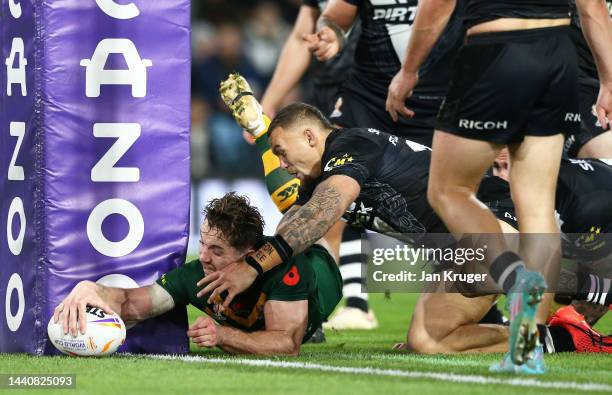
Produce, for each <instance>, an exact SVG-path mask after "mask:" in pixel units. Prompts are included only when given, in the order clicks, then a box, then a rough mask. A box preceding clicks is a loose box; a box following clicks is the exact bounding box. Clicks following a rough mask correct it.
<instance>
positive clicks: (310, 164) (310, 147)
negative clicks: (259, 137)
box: [270, 127, 321, 182]
mask: <svg viewBox="0 0 612 395" xmlns="http://www.w3.org/2000/svg"><path fill="white" fill-rule="evenodd" d="M313 136H315V133H314V131H312V130H311V129H307V128H305V127H303V128H301V129H300V130H292V131H288V130H284V129H283V128H281V127H278V128H276V129H275V130H274V133H271V134H270V146H271V147H272V152H274V154H275V155H276V156H278V158H279V159H280V165H281V167H282V168H283V169H285V170H287V171H288V172H289V173H290V174H291V175H293V176H294V177H296V178H298V179H299V180H300V181H302V182H304V181H310V180H313V179H315V178H317V177H318V176H319V173H320V172H321V154H320V153H319V150H318V149H317V141H316V137H314V138H313Z"/></svg>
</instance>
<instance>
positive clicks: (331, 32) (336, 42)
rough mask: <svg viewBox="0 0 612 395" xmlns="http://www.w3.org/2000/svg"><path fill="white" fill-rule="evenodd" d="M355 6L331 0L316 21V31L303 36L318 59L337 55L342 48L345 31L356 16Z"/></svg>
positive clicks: (326, 58) (338, 0)
mask: <svg viewBox="0 0 612 395" xmlns="http://www.w3.org/2000/svg"><path fill="white" fill-rule="evenodd" d="M357 11H358V8H357V6H355V5H353V4H350V3H349V2H346V1H345V0H332V1H331V2H329V4H328V5H327V7H326V8H325V10H324V11H323V14H322V15H321V17H320V18H319V20H318V21H317V32H316V33H313V34H309V35H306V36H304V41H306V42H307V43H308V49H309V50H310V52H312V54H313V55H314V56H315V57H316V58H317V59H318V60H319V61H326V60H329V59H331V58H333V57H334V56H336V55H338V54H339V53H340V51H342V49H343V48H344V41H345V38H346V37H345V32H346V31H347V30H348V29H349V28H350V27H351V26H352V25H353V22H354V21H355V18H356V17H357Z"/></svg>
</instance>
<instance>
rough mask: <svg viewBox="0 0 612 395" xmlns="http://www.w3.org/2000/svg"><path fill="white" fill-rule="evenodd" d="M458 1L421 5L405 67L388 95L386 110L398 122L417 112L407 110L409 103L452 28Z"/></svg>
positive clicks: (432, 0)
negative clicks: (428, 61) (450, 22)
mask: <svg viewBox="0 0 612 395" xmlns="http://www.w3.org/2000/svg"><path fill="white" fill-rule="evenodd" d="M455 5H456V0H424V1H419V6H418V9H417V14H416V17H415V19H414V23H413V24H412V31H411V33H410V40H409V41H408V45H407V47H406V54H405V56H404V61H403V62H402V67H401V68H400V70H399V71H398V72H397V74H396V75H395V77H393V80H391V84H389V90H388V94H387V101H386V104H385V108H386V110H387V112H388V113H389V115H390V116H391V118H392V119H393V120H394V121H395V122H397V120H398V119H399V118H398V114H399V115H404V116H406V117H409V118H411V117H413V116H414V112H413V111H412V110H410V109H409V108H407V107H406V104H405V102H406V99H407V98H408V97H410V96H411V95H412V90H413V89H414V87H415V86H416V85H417V83H418V81H419V76H418V71H419V68H420V67H421V65H422V64H423V62H425V59H427V56H429V53H430V52H431V50H432V48H433V47H434V45H435V44H436V42H437V41H438V39H439V38H440V35H441V34H442V32H443V31H444V28H445V27H446V25H447V24H448V20H449V19H450V17H451V15H452V13H453V10H454V9H455Z"/></svg>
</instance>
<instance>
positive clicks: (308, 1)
mask: <svg viewBox="0 0 612 395" xmlns="http://www.w3.org/2000/svg"><path fill="white" fill-rule="evenodd" d="M302 4H303V5H307V6H309V7H314V8H316V9H319V2H318V0H303V1H302Z"/></svg>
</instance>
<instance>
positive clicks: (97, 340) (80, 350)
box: [47, 306, 125, 357]
mask: <svg viewBox="0 0 612 395" xmlns="http://www.w3.org/2000/svg"><path fill="white" fill-rule="evenodd" d="M85 317H87V329H86V330H85V333H80V332H78V334H77V336H76V337H74V336H72V335H71V334H70V333H66V334H65V333H64V329H63V326H62V321H61V320H58V322H54V320H53V317H52V318H51V320H50V321H49V325H47V333H48V335H49V340H51V343H53V345H54V346H55V348H57V349H58V350H60V351H61V352H63V353H64V354H67V355H71V356H82V357H100V356H106V355H110V354H112V353H114V352H115V351H117V348H119V346H120V345H122V344H123V342H124V341H125V324H124V323H123V320H122V319H121V317H119V316H118V315H117V314H114V313H113V314H107V313H105V312H104V311H102V310H101V309H99V308H97V307H92V306H87V309H86V314H85Z"/></svg>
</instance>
